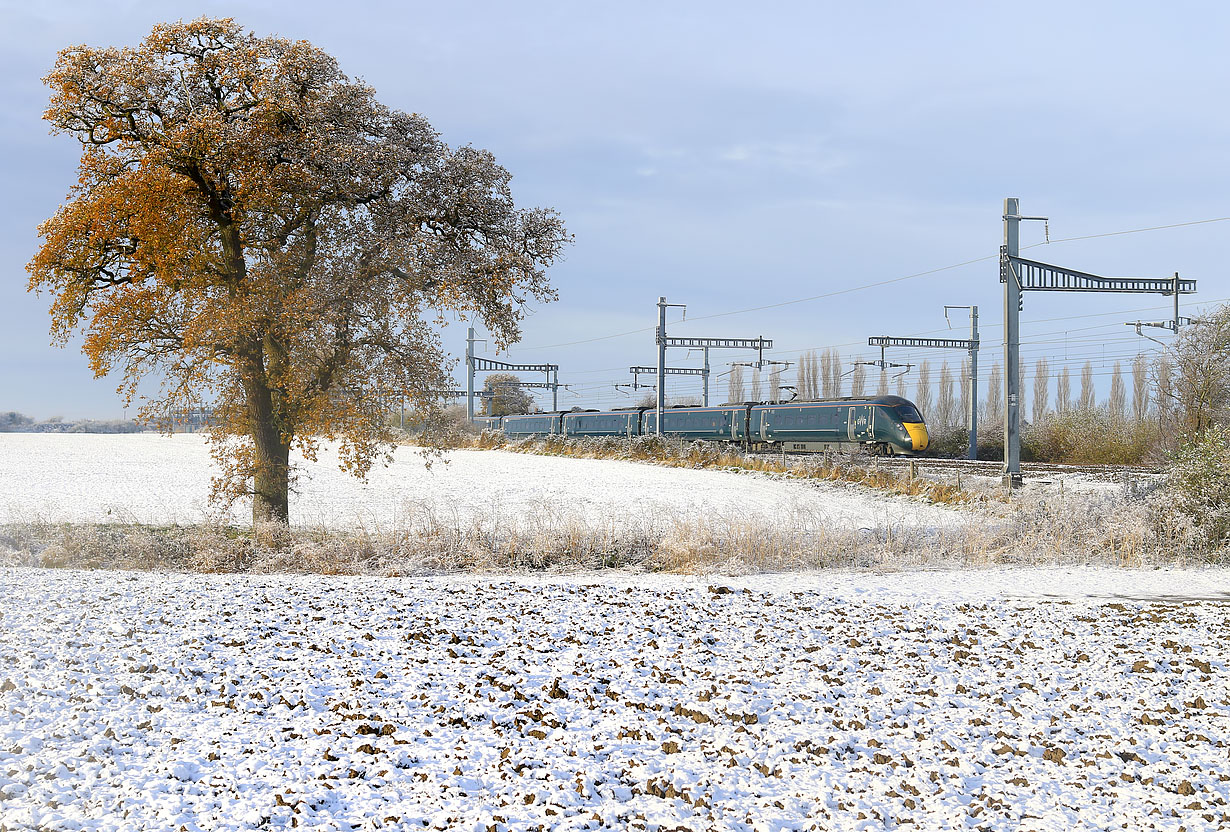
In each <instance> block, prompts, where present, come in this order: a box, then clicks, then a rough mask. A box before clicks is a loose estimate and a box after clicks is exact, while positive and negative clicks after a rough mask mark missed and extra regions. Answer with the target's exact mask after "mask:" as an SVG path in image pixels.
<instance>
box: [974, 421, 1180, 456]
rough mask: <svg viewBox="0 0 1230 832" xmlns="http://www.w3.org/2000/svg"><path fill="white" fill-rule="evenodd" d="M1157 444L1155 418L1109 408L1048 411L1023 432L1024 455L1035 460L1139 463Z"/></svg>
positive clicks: (1152, 451) (1152, 452)
mask: <svg viewBox="0 0 1230 832" xmlns="http://www.w3.org/2000/svg"><path fill="white" fill-rule="evenodd" d="M980 438H981V437H980ZM1001 444H1002V438H1001ZM981 445H982V443H981V442H979V447H980V449H981ZM1157 447H1158V428H1157V424H1156V423H1155V422H1152V421H1136V420H1134V419H1127V418H1125V417H1123V416H1118V415H1116V414H1114V413H1112V412H1111V411H1110V410H1108V409H1106V408H1093V409H1084V410H1080V409H1077V410H1068V411H1065V412H1063V413H1048V414H1047V415H1046V416H1045V417H1043V418H1042V419H1040V420H1037V421H1035V422H1032V423H1030V424H1029V425H1027V426H1026V427H1025V429H1024V430H1023V431H1022V433H1021V458H1022V459H1024V460H1026V461H1031V462H1062V463H1070V464H1074V465H1139V464H1140V463H1142V462H1146V461H1148V460H1149V458H1150V457H1151V456H1152V455H1153V454H1154V453H1155V451H1156V449H1157ZM980 456H981V454H980Z"/></svg>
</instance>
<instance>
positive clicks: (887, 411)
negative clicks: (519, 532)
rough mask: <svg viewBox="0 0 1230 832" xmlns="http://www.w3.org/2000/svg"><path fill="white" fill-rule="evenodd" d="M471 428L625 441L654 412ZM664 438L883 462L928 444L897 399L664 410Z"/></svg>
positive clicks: (910, 409) (642, 429)
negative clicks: (857, 453) (862, 455)
mask: <svg viewBox="0 0 1230 832" xmlns="http://www.w3.org/2000/svg"><path fill="white" fill-rule="evenodd" d="M474 423H475V426H476V427H479V428H481V429H483V430H490V431H496V432H500V433H503V434H504V435H505V436H507V437H509V438H511V439H527V438H531V437H546V436H590V437H603V436H609V437H621V438H629V439H630V438H632V437H634V436H646V435H649V434H654V433H657V432H658V414H657V410H656V409H655V408H650V407H630V408H622V409H615V410H572V411H561V412H553V413H521V414H514V415H508V416H479V417H475V419H474ZM662 433H663V434H665V435H667V436H671V437H677V438H680V439H687V440H704V441H712V442H729V443H737V444H741V445H744V446H746V447H748V448H750V449H752V450H769V449H772V450H779V449H780V450H783V451H792V452H809V451H810V452H823V451H829V450H832V451H852V450H862V451H867V452H869V453H872V454H876V455H882V456H913V455H916V454H919V453H921V452H923V451H925V450H926V449H927V445H928V444H929V443H930V437H929V436H928V434H927V425H926V423H925V422H924V421H923V417H922V414H921V413H919V410H918V408H917V407H916V406H915V405H914V403H913V402H911V401H909V400H908V399H904V398H902V397H900V396H874V397H846V398H834V399H821V400H817V401H806V402H786V403H780V404H763V403H761V402H745V403H742V404H724V405H719V406H718V407H697V406H686V407H669V408H666V409H665V410H663V411H662Z"/></svg>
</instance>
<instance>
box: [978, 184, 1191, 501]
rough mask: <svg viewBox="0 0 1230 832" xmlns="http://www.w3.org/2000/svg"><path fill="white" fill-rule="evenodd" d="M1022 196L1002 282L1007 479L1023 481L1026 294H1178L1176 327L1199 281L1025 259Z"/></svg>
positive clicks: (1007, 234)
mask: <svg viewBox="0 0 1230 832" xmlns="http://www.w3.org/2000/svg"><path fill="white" fill-rule="evenodd" d="M1045 219H1046V217H1023V216H1021V213H1020V200H1018V199H1017V198H1016V197H1009V198H1007V199H1005V200H1004V244H1003V245H1002V246H1001V247H1000V250H999V281H1000V283H1002V284H1004V364H1005V365H1006V366H1005V367H1004V482H1005V483H1006V484H1008V485H1018V484H1020V482H1021V435H1020V419H1021V416H1020V405H1021V402H1020V389H1021V373H1020V350H1021V309H1022V308H1023V306H1024V301H1023V297H1022V292H1111V293H1133V294H1140V293H1146V294H1159V295H1173V296H1174V308H1175V326H1176V329H1177V328H1178V321H1179V295H1188V294H1192V293H1194V292H1195V291H1196V281H1194V280H1182V279H1180V278H1179V274H1178V272H1175V275H1174V277H1170V278H1157V277H1101V276H1099V275H1095V274H1089V273H1087V272H1080V271H1077V270H1075V269H1068V268H1065V267H1063V266H1054V265H1051V264H1050V263H1041V262H1039V261H1037V260H1029V259H1026V258H1024V257H1021V233H1020V225H1021V221H1022V220H1045Z"/></svg>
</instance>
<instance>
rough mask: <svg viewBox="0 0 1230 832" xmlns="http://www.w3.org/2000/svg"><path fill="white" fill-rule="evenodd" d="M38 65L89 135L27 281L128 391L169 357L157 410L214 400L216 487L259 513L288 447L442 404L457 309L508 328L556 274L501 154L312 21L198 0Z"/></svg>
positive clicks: (346, 437)
mask: <svg viewBox="0 0 1230 832" xmlns="http://www.w3.org/2000/svg"><path fill="white" fill-rule="evenodd" d="M45 81H46V83H47V84H48V85H49V87H50V88H51V92H52V96H51V102H50V105H49V106H48V109H47V112H46V114H45V118H46V119H47V120H48V121H49V122H51V124H52V125H53V132H59V133H68V134H71V135H72V136H75V137H76V138H77V139H78V140H79V141H80V142H81V146H82V153H81V163H80V179H79V182H78V183H77V185H76V186H75V187H74V188H73V189H72V191H71V192H70V194H69V196H68V198H67V200H66V202H65V204H64V205H63V206H62V207H61V208H60V210H59V211H57V213H56V215H55V216H54V217H52V218H51V219H50V220H48V221H47V222H45V223H44V224H43V225H42V226H41V227H40V234H41V235H42V238H43V243H42V245H41V247H40V249H39V251H38V253H37V254H36V255H35V257H34V259H33V260H32V261H31V262H30V264H29V267H28V268H29V271H30V275H31V276H30V288H31V289H33V290H38V291H47V292H48V293H49V294H50V295H51V297H52V298H53V304H52V307H51V314H52V333H53V336H54V337H55V338H56V339H57V340H58V341H59V342H60V343H63V342H65V341H66V340H67V339H68V338H69V337H70V336H71V335H73V334H74V333H75V332H77V331H79V330H80V331H83V334H84V351H85V353H86V355H87V356H88V358H89V361H90V366H91V368H92V369H93V371H94V372H95V374H96V375H100V376H101V375H104V374H106V373H108V372H110V371H112V370H113V369H117V370H120V371H122V373H123V383H122V385H121V392H123V393H124V394H125V395H126V396H127V397H128V398H129V400H131V399H132V398H133V397H134V396H135V395H136V392H137V388H138V384H139V383H140V382H141V381H142V380H143V379H148V378H151V377H152V378H156V379H157V380H158V384H159V390H160V392H159V393H157V394H156V395H151V396H149V397H148V398H147V399H146V401H145V404H144V406H143V413H144V415H145V416H146V417H147V418H150V419H156V418H158V417H159V416H160V415H161V414H165V413H167V412H169V411H170V410H171V409H172V408H175V407H178V406H186V405H194V404H198V403H200V402H202V401H204V402H207V403H211V404H213V406H214V418H215V423H214V427H213V430H212V436H211V441H212V447H213V453H214V457H215V459H216V460H217V461H218V462H219V463H220V464H221V465H222V470H223V472H224V474H223V476H222V477H220V478H218V479H216V480H215V483H214V490H215V495H217V496H219V497H222V498H224V499H234V498H236V497H238V496H242V495H245V494H247V495H251V497H252V499H253V520H254V521H281V522H285V521H286V520H287V517H288V512H287V501H288V489H289V483H290V476H291V464H290V452H291V449H292V448H293V447H297V448H299V449H300V450H301V451H302V452H303V453H304V454H305V455H306V456H307V457H308V458H314V456H315V453H316V450H317V446H318V443H319V442H320V441H321V440H322V439H327V440H335V441H337V442H338V443H339V448H340V454H341V459H342V461H343V466H344V467H346V468H348V469H349V470H352V471H353V472H354V473H356V474H359V475H362V474H364V473H366V471H367V470H369V468H370V466H371V465H372V464H373V461H374V460H375V459H376V458H377V456H379V455H380V453H381V452H382V451H387V449H388V448H389V447H390V443H391V440H392V436H391V434H390V432H389V428H388V427H387V425H386V418H385V417H386V414H387V410H386V403H387V401H388V399H389V397H390V396H403V395H404V396H406V397H408V398H409V399H410V400H411V401H412V402H414V403H415V404H416V405H417V406H419V407H420V408H421V409H423V410H424V412H427V413H430V412H432V411H433V410H434V407H435V404H434V402H433V400H432V397H431V392H430V391H431V390H433V389H437V390H438V389H441V388H445V387H450V386H452V385H451V383H450V382H449V381H448V380H447V378H446V371H447V367H448V360H447V358H446V356H445V354H444V352H443V350H442V349H441V345H440V342H439V338H438V336H437V334H436V327H435V326H434V325H435V324H438V323H441V322H442V316H443V315H445V314H448V313H456V314H460V315H461V316H463V317H477V318H479V319H481V320H482V322H483V323H484V324H485V325H486V326H487V328H488V329H489V330H490V331H491V332H492V334H493V336H494V337H495V339H496V341H497V342H498V343H500V344H507V343H509V342H510V341H513V340H515V339H516V338H517V337H518V336H519V321H520V318H521V315H522V305H523V304H524V303H525V302H526V301H527V300H529V299H530V298H535V299H539V300H550V299H552V298H553V297H554V293H553V291H552V289H551V287H550V285H549V283H548V282H547V279H546V275H545V270H546V268H547V267H548V266H550V264H551V263H552V262H553V261H554V260H555V259H556V258H557V257H558V256H559V254H560V251H561V248H562V246H563V245H564V244H565V243H566V242H567V235H566V232H565V230H564V227H563V224H562V222H561V221H560V219H559V217H558V216H557V215H556V214H555V213H554V212H553V211H551V210H548V209H533V210H523V209H518V208H517V207H515V206H514V204H513V200H512V197H511V193H510V190H509V179H510V176H509V173H508V172H507V171H506V170H505V169H504V168H502V167H501V166H500V165H498V164H497V163H496V161H495V159H494V158H493V157H492V155H491V154H490V153H488V152H486V151H483V150H476V149H474V148H471V147H468V146H466V147H460V148H456V149H453V148H450V147H449V146H447V145H446V144H445V143H444V142H443V141H441V139H440V137H439V135H438V134H437V133H436V132H435V131H434V130H433V129H432V128H431V125H430V124H428V122H427V121H426V120H425V119H424V118H423V117H421V116H419V115H415V114H407V113H403V112H399V111H397V110H393V109H390V108H388V107H386V106H384V105H382V104H380V103H379V102H378V101H377V100H376V97H375V94H374V92H373V90H372V89H371V88H370V87H369V86H367V85H365V84H363V83H361V82H358V81H355V80H353V79H351V78H348V77H347V76H346V75H344V74H342V72H341V71H340V70H339V68H338V65H337V62H336V61H335V60H334V59H333V58H332V57H330V56H329V55H327V54H326V53H324V52H322V51H321V50H320V49H317V48H316V47H314V46H312V45H311V44H310V43H307V42H304V41H289V40H285V39H281V38H276V37H257V36H255V35H253V34H251V33H245V32H244V31H243V30H242V29H241V28H240V27H239V26H238V25H236V24H235V23H234V22H233V21H231V20H211V19H200V20H196V21H193V22H191V23H175V24H167V25H160V26H157V27H155V28H154V30H153V31H152V32H151V34H150V35H149V37H148V38H146V39H145V40H144V41H143V42H142V43H141V44H140V46H137V47H131V48H106V49H98V48H89V47H85V46H77V47H72V48H69V49H65V50H64V51H62V52H61V53H60V55H59V58H58V60H57V62H56V65H55V69H54V70H53V71H52V72H51V73H50V74H49V75H48V76H47V78H46V79H45Z"/></svg>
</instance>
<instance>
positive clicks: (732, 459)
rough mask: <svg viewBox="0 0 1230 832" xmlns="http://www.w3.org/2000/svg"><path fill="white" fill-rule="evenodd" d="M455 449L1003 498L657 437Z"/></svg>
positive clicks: (487, 441)
mask: <svg viewBox="0 0 1230 832" xmlns="http://www.w3.org/2000/svg"><path fill="white" fill-rule="evenodd" d="M466 439H467V440H468V441H463V442H462V443H461V444H458V445H456V446H455V447H470V448H476V449H482V450H492V449H500V450H505V451H513V452H515V453H525V454H539V455H544V456H568V457H576V458H580V459H620V460H628V461H633V462H651V463H654V464H657V465H664V466H667V467H671V468H715V469H719V470H724V471H748V472H755V473H761V474H773V475H779V476H784V477H790V478H795V479H811V480H827V481H830V482H846V483H851V484H853V485H861V486H866V487H868V488H874V489H876V490H878V491H884V492H887V493H890V494H898V495H902V496H907V497H921V498H923V499H926V500H928V501H930V502H932V503H938V504H945V505H959V504H963V503H975V502H979V503H981V502H986V501H988V500H999V501H1002V500H1003V494H1002V492H1001V491H999V490H998V489H986V488H979V487H978V486H973V487H967V488H960V487H958V486H956V485H954V484H951V483H944V482H939V481H936V480H932V479H928V478H925V477H917V476H913V475H912V474H911V473H910V472H909V470H908V469H907V470H903V471H901V472H898V471H897V470H894V469H889V468H881V467H880V466H879V465H878V464H877V462H876V459H875V458H874V457H868V456H865V455H861V454H830V453H824V454H815V455H811V456H785V455H782V456H774V455H772V454H747V453H744V452H743V451H741V450H738V449H737V448H732V447H729V446H722V445H718V444H716V443H713V442H702V441H696V442H691V443H688V442H684V441H682V440H679V439H671V438H669V437H666V438H663V437H657V436H638V437H635V438H633V439H630V440H629V439H618V438H614V437H606V438H599V439H595V438H579V439H578V438H573V437H565V436H548V437H544V438H541V439H519V440H509V439H508V438H507V437H505V436H504V434H502V433H499V432H494V431H483V432H482V433H481V434H479V435H477V436H470V437H467V438H466Z"/></svg>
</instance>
